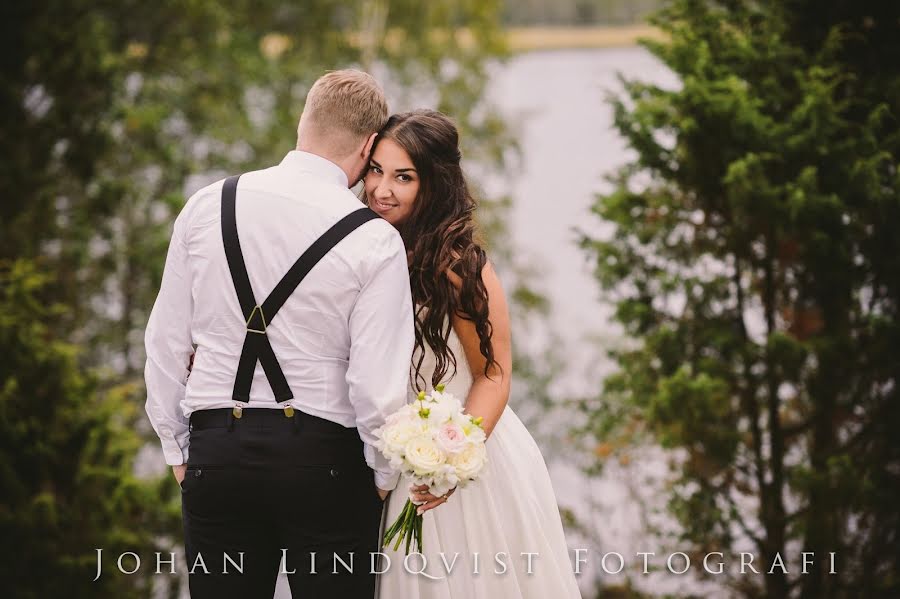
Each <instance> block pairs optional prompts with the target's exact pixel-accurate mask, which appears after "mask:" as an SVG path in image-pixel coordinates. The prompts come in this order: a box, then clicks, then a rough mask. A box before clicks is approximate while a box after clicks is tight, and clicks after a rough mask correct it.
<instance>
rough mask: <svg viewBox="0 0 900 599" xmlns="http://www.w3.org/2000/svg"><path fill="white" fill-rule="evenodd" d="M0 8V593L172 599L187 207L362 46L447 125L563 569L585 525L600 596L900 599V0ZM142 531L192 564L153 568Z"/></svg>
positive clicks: (252, 160)
mask: <svg viewBox="0 0 900 599" xmlns="http://www.w3.org/2000/svg"><path fill="white" fill-rule="evenodd" d="M0 15H2V18H0V33H2V35H0V44H2V52H0V63H2V72H0V102H2V110H0V119H2V127H0V150H2V154H0V156H2V161H0V191H2V198H0V349H2V359H0V537H2V539H3V543H2V555H0V580H2V581H3V582H2V586H3V588H4V592H3V594H4V596H7V597H29V598H31V597H33V598H37V597H41V598H46V597H62V596H68V597H116V598H128V597H186V596H187V594H186V584H185V577H184V573H185V572H186V569H187V567H186V565H185V564H184V561H183V560H184V557H183V555H182V553H181V542H182V536H181V511H180V495H179V493H178V489H177V485H176V484H175V482H174V480H173V479H172V476H171V474H170V471H169V470H168V469H167V468H166V467H165V466H164V461H163V459H162V455H161V452H160V451H159V444H158V440H157V438H156V437H155V435H154V434H153V432H152V430H151V429H150V427H149V423H148V422H147V421H146V418H145V415H144V411H143V403H144V398H145V396H144V388H143V377H142V370H143V360H144V356H143V329H144V326H145V323H146V319H147V316H148V313H149V310H150V308H151V306H152V303H153V300H154V298H155V296H156V292H157V290H158V285H159V280H160V277H161V269H162V265H163V261H164V258H165V251H166V247H167V244H168V239H169V235H170V233H171V226H172V222H173V221H174V218H175V216H176V215H177V214H178V212H179V210H180V209H181V207H182V206H183V204H184V202H185V200H186V198H187V197H188V196H190V194H192V193H193V192H194V191H196V190H197V189H199V188H200V187H202V186H203V185H205V184H207V183H209V182H212V181H215V180H217V179H220V178H222V177H223V176H225V175H226V174H232V173H238V172H243V171H247V170H253V169H257V168H263V167H266V166H269V165H271V164H274V163H276V162H278V161H280V160H281V158H282V157H283V155H284V154H285V153H286V152H287V151H289V150H291V149H292V148H293V147H294V144H295V136H296V134H295V130H296V123H297V119H298V117H299V115H300V113H301V111H302V108H303V106H302V104H303V100H304V98H305V95H306V92H307V91H308V89H309V87H310V85H311V84H312V82H313V81H314V80H315V79H316V78H317V77H318V76H320V75H321V74H322V73H323V72H325V71H326V70H330V69H337V68H344V67H355V68H361V69H365V70H368V71H370V72H371V73H373V74H374V75H375V76H376V77H378V78H379V80H380V81H382V82H383V84H384V86H385V88H386V91H387V93H388V97H389V100H390V103H391V108H392V110H395V111H400V110H406V109H410V108H415V107H432V108H437V109H439V110H442V111H444V112H446V113H447V114H449V115H451V116H452V117H453V118H454V119H455V120H456V122H457V123H458V125H459V127H460V129H461V133H462V139H463V156H464V166H465V168H466V171H467V173H468V175H469V177H470V178H471V180H472V182H473V184H474V185H475V186H476V188H477V189H478V190H479V196H480V198H481V205H480V208H479V219H480V222H481V226H482V230H483V232H484V234H485V237H486V239H487V245H488V248H489V254H490V256H491V257H492V259H493V260H494V261H495V262H496V263H497V265H498V268H499V270H500V272H501V277H502V279H503V282H504V285H505V287H506V290H507V293H508V294H510V296H511V297H512V299H513V311H514V328H513V341H514V345H515V366H516V383H515V386H514V391H513V396H512V398H511V400H510V401H511V405H512V406H513V408H514V409H515V410H516V411H517V413H519V414H520V416H522V417H523V419H524V420H525V421H526V423H527V424H528V425H529V428H530V430H531V431H532V433H533V434H534V435H535V437H536V438H537V440H538V442H539V444H540V445H541V448H542V450H543V451H544V455H545V457H546V460H547V463H548V466H549V467H550V470H551V474H552V476H553V480H554V486H555V488H556V492H557V497H558V500H559V504H560V509H561V511H562V514H563V516H564V521H565V523H566V527H567V538H568V542H569V545H570V547H571V548H572V550H573V554H572V555H573V560H574V550H575V549H577V548H586V549H588V553H587V564H586V565H583V566H582V573H581V574H580V577H579V583H580V586H581V589H582V592H583V594H584V596H585V598H590V599H593V598H595V597H630V598H641V597H701V596H703V597H746V598H753V597H771V598H785V597H800V598H810V599H818V598H831V597H900V538H898V534H900V509H898V505H900V434H898V432H897V431H898V430H900V428H898V427H900V401H898V399H900V398H898V388H897V381H898V375H900V358H898V356H900V322H898V314H897V311H898V300H900V237H898V236H896V235H895V229H896V228H897V227H898V226H900V173H898V161H900V126H898V125H900V121H898V118H900V4H898V3H897V2H894V1H890V0H882V1H877V0H875V1H869V0H858V1H856V2H852V3H851V2H845V1H838V0H816V1H813V0H783V1H771V0H770V1H766V0H755V1H749V0H720V1H711V0H671V1H666V0H640V1H638V0H635V1H627V0H522V1H518V2H517V1H514V0H506V1H502V0H459V1H452V0H431V1H430V2H428V3H420V2H411V1H400V0H395V1H388V0H357V1H346V2H334V1H331V0H304V1H299V0H294V1H287V0H255V1H254V2H248V1H243V0H235V1H231V2H218V1H214V0H190V1H184V0H182V1H175V0H157V1H155V2H146V1H137V0H120V1H115V0H106V1H104V0H95V1H89V0H68V1H65V0H31V1H29V2H6V3H4V4H3V7H2V8H0ZM536 525H537V523H536ZM100 547H102V548H104V558H103V559H104V576H103V577H101V578H100V580H98V581H96V582H92V579H93V578H94V576H95V573H96V561H97V557H96V548H100ZM125 551H135V552H137V553H138V554H139V555H140V556H141V557H142V564H141V567H140V569H138V571H137V572H136V573H135V574H133V575H124V574H121V573H119V572H118V571H117V570H116V558H117V557H118V556H119V554H121V553H122V552H125ZM156 551H160V552H163V557H164V558H167V556H168V552H170V551H175V552H177V556H178V560H179V562H178V570H179V571H180V572H181V574H182V575H181V576H170V575H167V574H166V572H167V566H163V570H162V571H163V574H160V575H157V574H154V572H155V554H154V552H156ZM638 552H652V553H654V554H655V555H654V556H650V557H649V558H648V568H647V570H646V571H645V570H644V563H643V558H642V557H640V556H639V555H638ZM675 552H680V553H681V554H683V555H680V554H676V555H675V556H674V557H673V558H672V561H671V570H675V571H677V572H680V571H682V570H684V569H686V568H685V566H687V565H688V564H687V563H686V561H685V560H690V565H689V568H687V569H686V572H685V573H684V574H675V573H673V572H672V571H671V570H670V569H669V568H667V562H666V560H667V558H668V557H669V556H670V554H673V553H675ZM710 552H721V554H722V555H721V558H720V557H719V556H718V555H714V556H713V557H712V558H711V566H710V569H713V570H715V569H716V568H717V565H716V564H717V563H718V562H719V561H721V562H722V563H723V564H724V565H723V571H722V573H721V574H711V573H709V572H706V571H704V569H703V567H702V560H703V556H704V555H706V554H707V553H710ZM741 552H749V553H751V554H753V556H754V565H756V567H757V569H758V570H760V571H761V572H762V573H761V574H752V573H750V572H749V571H748V573H747V574H743V575H742V574H741V573H740V569H739V568H740V553H741ZM802 552H815V554H816V555H815V557H814V558H813V564H812V565H809V566H807V567H806V569H805V570H806V572H805V573H802V572H803V568H802V564H801V559H802V555H801V553H802ZM829 552H834V553H835V556H836V557H835V571H836V573H834V574H832V573H830V569H831V566H830V563H829ZM613 553H618V554H621V555H622V557H623V558H624V562H625V567H624V568H622V569H621V571H618V572H617V570H619V568H618V565H619V564H618V558H617V557H616V556H615V555H614V554H613ZM604 554H610V556H609V557H608V558H607V559H606V561H605V565H606V567H605V568H604V567H603V563H602V557H603V556H604ZM779 556H780V559H781V560H782V561H783V564H784V567H783V568H782V567H779V566H777V565H776V566H774V567H772V564H773V561H776V560H777V559H778V558H779ZM123 566H124V567H125V568H126V569H131V568H133V567H134V561H133V559H132V558H128V557H126V558H125V559H124V561H123ZM277 596H278V597H289V596H290V591H289V590H288V589H287V585H286V584H285V581H284V580H281V581H280V582H279V588H278V592H277Z"/></svg>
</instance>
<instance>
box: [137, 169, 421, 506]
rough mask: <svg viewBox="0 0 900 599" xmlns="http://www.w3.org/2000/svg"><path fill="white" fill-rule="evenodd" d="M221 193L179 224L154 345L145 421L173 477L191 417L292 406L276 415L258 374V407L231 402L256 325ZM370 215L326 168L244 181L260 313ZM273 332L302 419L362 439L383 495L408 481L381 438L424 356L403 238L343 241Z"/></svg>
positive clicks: (254, 393)
mask: <svg viewBox="0 0 900 599" xmlns="http://www.w3.org/2000/svg"><path fill="white" fill-rule="evenodd" d="M222 184H223V182H222V181H219V182H217V183H213V184H212V185H210V186H208V187H205V188H204V189H201V190H200V191H198V192H197V193H196V194H194V195H193V196H192V197H191V198H190V199H189V200H188V202H187V204H186V205H185V207H184V209H183V210H182V211H181V214H180V215H179V216H178V218H177V219H176V220H175V228H174V232H173V234H172V240H171V243H170V245H169V252H168V256H167V258H166V266H165V271H164V272H163V278H162V284H161V287H160V290H159V296H158V297H157V299H156V303H155V304H154V305H153V310H152V311H151V313H150V320H149V322H148V323H147V330H146V334H145V344H146V349H147V365H146V368H145V371H144V375H145V379H146V383H147V402H146V406H145V408H146V410H147V415H148V416H149V417H150V422H151V423H152V425H153V428H154V430H155V431H156V433H157V435H159V438H160V441H161V443H162V448H163V453H164V454H165V458H166V463H167V464H171V465H176V464H183V463H186V462H187V456H188V441H189V434H188V416H190V414H191V412H193V411H195V410H206V409H213V408H230V407H233V406H235V405H241V406H243V407H252V408H277V409H280V408H281V407H283V406H284V405H286V404H281V405H279V404H276V402H275V397H274V394H273V392H272V388H271V386H270V385H269V381H268V379H266V376H265V373H264V372H263V369H262V366H261V365H260V364H259V363H257V365H256V371H255V373H254V376H253V386H252V388H251V391H250V401H249V403H243V402H241V403H236V402H234V400H232V391H233V389H234V379H235V374H236V373H237V366H238V359H239V357H240V354H241V348H242V346H243V343H244V337H245V336H246V325H245V324H244V317H243V314H242V312H241V308H240V304H239V303H238V299H237V295H236V293H235V290H234V284H233V283H232V280H231V274H230V271H229V270H228V263H227V261H226V259H225V249H224V246H223V243H222V230H221V193H222ZM361 207H362V204H361V203H360V201H359V200H358V199H357V198H356V196H354V195H353V192H351V191H350V190H349V189H347V176H346V175H345V174H344V172H343V171H342V170H341V169H340V168H339V167H338V166H337V165H335V164H334V163H332V162H330V161H328V160H326V159H324V158H322V157H320V156H316V155H315V154H310V153H307V152H299V151H292V152H290V153H288V155H287V156H286V157H285V158H284V160H283V161H282V162H281V164H279V165H278V166H274V167H272V168H269V169H265V170H261V171H255V172H251V173H247V174H245V175H243V176H242V177H241V179H240V182H239V183H238V189H237V209H236V214H237V228H238V235H239V237H240V243H241V249H242V251H243V254H244V262H245V264H246V266H247V272H248V274H249V277H250V285H251V286H252V287H253V293H254V295H255V296H256V300H257V302H258V303H260V304H261V303H262V302H263V301H264V300H265V298H266V297H267V296H268V294H269V293H270V292H271V291H272V289H273V288H274V287H275V285H276V284H277V283H278V282H279V281H280V280H281V278H282V277H283V276H284V275H285V273H287V271H288V270H289V269H290V267H291V266H292V265H293V263H294V262H295V261H296V260H297V258H298V257H299V256H300V255H301V254H302V253H303V252H304V250H306V248H308V247H309V246H310V245H311V244H312V243H313V242H314V241H315V240H316V239H318V238H319V236H320V235H322V234H323V233H324V232H325V231H326V230H327V229H328V228H329V227H331V225H333V224H334V223H336V222H337V221H338V220H340V219H341V218H342V217H344V216H346V215H347V214H349V213H350V212H353V211H354V210H357V209H359V208H361ZM266 331H267V334H268V335H269V338H270V340H271V343H272V347H273V348H274V350H275V355H276V356H277V358H278V363H279V364H280V365H281V368H282V370H283V371H284V375H285V377H286V378H287V381H288V384H289V385H290V387H291V390H292V391H293V394H294V399H292V400H291V401H290V405H292V406H293V407H294V408H296V409H298V410H301V411H303V412H306V413H308V414H312V415H313V416H318V417H320V418H325V419H327V420H331V421H333V422H337V423H339V424H341V425H343V426H346V427H356V428H357V429H358V431H359V435H360V438H361V439H362V440H363V442H364V444H365V459H366V463H368V465H369V466H370V467H371V468H372V469H373V470H374V471H375V482H376V484H377V485H378V486H379V487H380V488H382V489H386V490H389V489H393V488H394V487H395V486H396V484H397V478H398V474H397V473H396V472H395V471H394V470H392V469H391V467H390V466H389V464H388V462H387V460H385V459H384V457H383V456H382V455H381V453H380V452H379V451H378V450H376V449H375V448H374V446H373V443H374V442H375V437H374V436H373V431H374V430H375V429H376V428H378V427H379V426H381V425H382V424H384V422H385V419H386V417H387V416H389V415H390V414H391V413H393V412H394V411H396V410H397V409H399V408H400V407H401V406H402V405H403V404H404V403H405V402H406V390H407V383H408V377H409V365H410V356H411V354H412V348H413V316H412V300H411V297H410V290H409V272H408V270H407V262H406V251H405V249H404V247H403V241H402V240H401V238H400V235H399V234H398V233H397V231H396V230H395V229H394V228H393V227H392V226H391V225H390V224H388V223H387V222H386V221H384V220H382V219H380V218H379V219H374V220H371V221H369V222H367V223H365V224H363V225H362V226H360V227H359V228H358V229H356V230H355V231H354V232H352V233H351V234H350V235H349V236H347V237H346V238H344V239H343V240H342V241H341V242H340V243H339V244H338V245H337V246H335V247H334V248H333V249H332V250H331V251H330V252H328V253H327V254H326V255H325V257H324V258H322V260H321V261H320V262H319V263H318V264H317V265H316V266H315V267H314V268H313V269H312V271H310V273H309V274H308V275H307V276H306V278H305V279H304V280H303V282H302V283H300V285H299V286H298V287H297V289H296V291H294V293H293V295H292V296H291V297H290V298H289V299H288V301H287V302H286V303H285V304H284V306H282V308H281V310H279V311H278V313H277V314H276V316H275V317H274V318H273V321H272V323H271V325H269V326H268V327H267V329H266ZM192 353H194V354H195V357H194V365H193V369H192V370H191V371H190V372H189V371H188V364H189V363H190V356H191V354H192ZM188 375H190V376H188Z"/></svg>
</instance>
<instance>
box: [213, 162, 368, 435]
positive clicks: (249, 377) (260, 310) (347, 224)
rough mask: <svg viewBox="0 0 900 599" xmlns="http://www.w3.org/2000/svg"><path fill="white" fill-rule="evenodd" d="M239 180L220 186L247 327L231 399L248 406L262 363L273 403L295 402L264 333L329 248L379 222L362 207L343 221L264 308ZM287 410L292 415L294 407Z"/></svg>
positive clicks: (283, 281) (307, 254)
mask: <svg viewBox="0 0 900 599" xmlns="http://www.w3.org/2000/svg"><path fill="white" fill-rule="evenodd" d="M238 179H240V175H235V176H234V177H229V178H228V179H226V180H225V185H224V186H223V187H222V241H223V242H224V244H225V257H226V258H227V259H228V269H229V270H230V271H231V280H232V281H233V282H234V290H235V291H236V292H237V297H238V301H239V302H240V304H241V311H242V312H243V313H244V320H245V322H246V325H247V336H246V337H245V338H244V347H243V349H242V350H241V358H240V361H239V362H238V370H237V375H236V376H235V379H234V391H233V393H232V399H234V400H235V401H241V402H249V401H250V386H251V385H252V384H253V371H254V370H255V369H256V362H257V360H258V361H259V362H260V363H261V364H262V367H263V370H264V371H265V373H266V378H267V379H268V380H269V385H271V386H272V391H274V392H275V400H276V401H277V402H279V403H281V402H284V401H287V400H289V399H293V397H294V394H293V393H291V388H290V386H289V385H288V383H287V380H286V379H285V378H284V373H283V372H282V370H281V366H279V364H278V358H276V357H275V351H274V350H273V349H272V344H271V343H270V342H269V336H268V335H267V334H266V327H268V326H269V324H271V323H272V319H273V318H275V315H276V314H277V313H278V310H279V309H280V308H281V306H283V305H284V302H286V301H287V299H288V298H289V297H290V296H291V294H292V293H293V292H294V290H295V289H296V288H297V286H298V285H299V284H300V282H301V281H303V279H304V277H306V275H307V273H309V271H310V270H312V268H313V267H314V266H315V265H316V264H317V263H318V262H319V260H321V259H322V257H323V256H324V255H325V254H327V253H328V252H329V251H330V250H331V248H333V247H334V246H335V245H337V244H338V243H339V242H340V241H341V240H342V239H343V238H344V237H346V236H347V235H349V234H350V233H352V232H353V231H354V230H355V229H356V228H357V227H359V226H360V225H362V224H363V223H365V222H367V221H370V220H372V219H374V218H379V216H378V215H377V214H376V213H375V212H373V211H372V210H370V209H369V208H360V209H359V210H356V211H354V212H351V213H350V214H348V215H347V216H345V217H344V218H342V219H341V220H339V221H338V222H337V223H335V224H334V225H333V226H332V227H331V228H330V229H328V230H327V231H326V232H325V233H324V234H323V235H322V236H321V237H319V238H318V239H317V240H316V241H315V242H314V243H313V244H312V245H311V246H309V248H308V249H307V250H306V251H305V252H303V255H302V256H300V258H299V259H298V260H297V261H296V262H295V263H294V265H293V266H292V267H291V269H290V270H289V271H288V272H287V274H286V275H284V278H282V279H281V281H279V282H278V284H277V285H276V286H275V289H273V290H272V293H270V294H269V297H267V298H266V300H265V301H264V302H263V303H262V304H258V303H256V298H255V297H254V295H253V288H252V287H250V278H249V277H248V276H247V267H246V265H245V264H244V255H243V253H242V252H241V244H240V241H239V240H238V233H237V220H236V218H235V203H236V196H237V184H238ZM286 409H288V410H290V409H291V408H286ZM234 415H235V417H237V418H240V416H241V411H240V408H235V411H234Z"/></svg>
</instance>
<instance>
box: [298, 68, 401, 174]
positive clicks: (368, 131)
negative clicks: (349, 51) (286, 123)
mask: <svg viewBox="0 0 900 599" xmlns="http://www.w3.org/2000/svg"><path fill="white" fill-rule="evenodd" d="M387 120H388V105H387V100H386V99H385V97H384V90H382V89H381V86H380V85H379V84H378V82H377V81H376V80H375V78H374V77H372V76H371V75H369V74H368V73H364V72H362V71H357V70H354V69H344V70H340V71H330V72H328V73H326V74H325V75H322V76H321V77H319V78H318V79H317V80H316V82H315V83H314V84H313V86H312V88H310V90H309V93H308V94H307V96H306V105H305V106H304V107H303V114H302V115H301V116H300V124H299V125H298V126H297V149H298V150H306V149H315V150H318V152H317V153H325V154H327V155H328V157H333V158H344V157H346V156H349V155H350V154H351V153H352V152H353V151H355V150H356V148H357V147H358V146H360V145H361V144H363V143H365V141H366V140H367V139H368V138H369V137H370V136H371V135H372V134H373V133H377V132H378V131H379V130H380V129H381V128H382V127H383V126H384V124H385V123H386V122H387Z"/></svg>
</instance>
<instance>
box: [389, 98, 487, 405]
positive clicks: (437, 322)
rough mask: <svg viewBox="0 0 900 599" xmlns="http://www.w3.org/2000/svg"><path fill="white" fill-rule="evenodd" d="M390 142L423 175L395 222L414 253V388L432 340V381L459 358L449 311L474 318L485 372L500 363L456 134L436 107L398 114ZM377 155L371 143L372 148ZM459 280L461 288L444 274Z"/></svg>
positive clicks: (393, 119) (392, 123)
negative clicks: (454, 349)
mask: <svg viewBox="0 0 900 599" xmlns="http://www.w3.org/2000/svg"><path fill="white" fill-rule="evenodd" d="M382 139H390V140H393V141H394V142H396V143H397V144H398V145H399V146H400V147H401V148H403V149H404V150H405V151H406V153H407V154H409V157H410V158H411V159H412V162H413V166H415V168H416V171H417V173H418V175H419V180H420V184H419V192H418V195H417V197H416V201H415V203H414V204H413V207H412V212H411V213H410V215H409V217H408V218H407V219H406V220H405V221H404V222H403V223H401V224H400V225H399V226H398V230H399V231H400V235H401V236H402V237H403V242H404V243H405V244H406V248H407V250H409V251H410V253H411V257H410V263H409V282H410V286H411V289H412V299H413V304H414V305H415V306H416V308H415V329H416V330H415V343H416V344H415V350H414V351H413V360H412V361H413V367H414V372H415V376H414V380H413V386H414V387H416V388H417V389H419V390H422V387H420V386H419V382H420V381H421V382H422V383H423V384H425V383H426V381H425V379H424V377H423V376H422V374H421V372H420V369H421V366H422V361H423V360H424V356H425V352H424V350H425V344H426V343H427V344H428V345H429V346H430V347H431V349H432V351H433V352H434V355H435V358H436V362H437V365H436V369H435V372H434V376H433V377H432V381H431V384H432V385H437V384H438V383H439V382H441V381H442V380H443V379H444V378H445V376H446V374H447V372H448V371H449V369H450V365H451V364H452V365H453V373H454V374H455V373H456V366H457V362H456V356H454V355H453V352H452V350H450V348H449V347H448V345H447V340H448V338H449V336H450V328H451V325H450V319H449V318H448V317H449V316H450V315H452V314H456V315H458V316H460V317H461V318H464V319H466V320H469V321H472V322H473V323H474V324H475V330H476V331H477V332H478V338H479V340H480V350H481V354H482V355H483V356H484V357H485V359H486V360H487V363H486V364H485V369H484V372H485V375H487V373H488V370H489V368H490V367H491V366H494V365H496V364H497V362H496V360H495V359H494V348H493V345H492V344H491V333H492V329H491V323H490V320H488V295H487V289H486V288H485V285H484V281H483V280H482V278H481V271H482V269H483V268H484V266H485V264H486V263H487V257H486V255H485V252H484V250H483V249H482V248H481V246H480V245H479V244H478V243H477V242H476V240H475V237H476V225H475V219H474V212H475V207H476V202H475V199H474V198H473V197H472V194H471V193H470V192H469V187H468V185H467V184H466V179H465V176H464V175H463V172H462V168H461V167H460V157H461V156H460V152H459V133H458V131H457V129H456V126H455V125H454V124H453V121H451V120H450V119H449V118H448V117H447V116H446V115H444V114H442V113H440V112H437V111H434V110H416V111H413V112H405V113H401V114H395V115H393V116H391V118H390V119H388V122H387V124H386V125H385V126H384V128H383V129H382V130H381V132H380V133H379V135H378V137H377V138H376V141H375V144H376V147H377V144H378V141H379V140H382ZM373 152H374V148H373ZM448 270H452V271H453V272H454V273H456V274H457V275H459V277H460V278H461V279H462V287H461V288H460V289H459V290H457V289H456V287H454V286H453V284H452V283H451V282H450V279H449V278H448V276H447V274H446V273H447V271H448Z"/></svg>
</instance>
